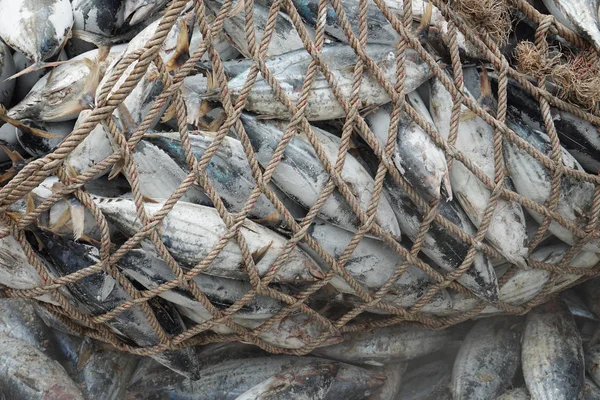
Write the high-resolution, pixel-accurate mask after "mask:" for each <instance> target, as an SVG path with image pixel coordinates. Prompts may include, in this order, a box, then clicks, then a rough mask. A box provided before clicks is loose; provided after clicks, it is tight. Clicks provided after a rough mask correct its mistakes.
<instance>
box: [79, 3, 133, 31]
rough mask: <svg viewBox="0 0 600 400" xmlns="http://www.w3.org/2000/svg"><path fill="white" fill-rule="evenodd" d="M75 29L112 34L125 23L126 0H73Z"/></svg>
mask: <svg viewBox="0 0 600 400" xmlns="http://www.w3.org/2000/svg"><path fill="white" fill-rule="evenodd" d="M71 7H72V8H73V29H74V30H82V31H86V32H92V33H98V34H102V35H105V36H111V35H114V34H116V33H117V32H119V29H120V28H121V27H122V26H123V25H124V24H125V18H124V17H125V1H124V0H109V1H102V2H98V1H89V0H73V1H72V3H71Z"/></svg>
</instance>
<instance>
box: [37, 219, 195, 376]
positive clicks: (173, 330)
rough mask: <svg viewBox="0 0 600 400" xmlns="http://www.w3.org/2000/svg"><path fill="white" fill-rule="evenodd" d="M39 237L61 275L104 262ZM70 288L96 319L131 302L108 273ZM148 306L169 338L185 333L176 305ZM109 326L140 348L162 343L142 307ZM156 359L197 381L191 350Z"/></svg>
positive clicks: (89, 250)
mask: <svg viewBox="0 0 600 400" xmlns="http://www.w3.org/2000/svg"><path fill="white" fill-rule="evenodd" d="M37 236H38V238H39V239H40V241H41V242H42V243H43V245H44V248H45V249H46V251H47V252H48V254H49V256H50V258H51V259H52V260H53V266H54V267H55V268H56V272H57V275H60V276H65V275H68V274H70V273H73V272H76V271H79V270H81V269H83V268H85V267H88V266H90V265H94V264H95V263H97V262H98V261H99V260H100V259H99V252H98V249H97V248H96V247H93V246H88V245H85V244H82V243H77V242H73V241H67V240H64V239H62V238H61V237H59V236H56V235H52V234H50V233H46V232H43V231H42V232H39V233H38V234H37ZM68 287H69V289H70V290H71V291H72V292H73V296H74V297H75V298H77V300H78V301H79V302H80V303H81V304H83V306H84V307H85V308H86V309H83V310H80V311H82V312H89V313H91V314H94V315H98V314H102V313H105V312H108V311H110V310H112V309H114V308H115V307H117V306H119V305H121V304H122V303H123V302H125V301H126V300H129V299H130V296H129V295H128V294H127V293H126V292H125V289H123V288H122V287H121V285H120V284H119V283H118V282H117V281H116V280H115V279H114V278H113V277H111V276H110V275H108V274H107V273H105V272H102V273H96V274H93V275H90V276H88V277H86V278H83V279H81V280H79V281H77V282H75V283H73V284H71V285H69V286H68ZM148 304H149V305H150V306H151V308H152V311H153V312H154V314H155V316H156V318H157V320H158V321H159V323H160V325H161V327H162V328H163V329H164V330H165V332H167V334H169V335H176V334H179V333H181V332H183V331H184V330H185V325H184V323H183V321H182V320H181V316H180V315H179V313H178V312H177V311H176V310H175V308H174V307H173V306H172V305H170V304H169V303H167V302H165V301H161V300H159V299H158V298H154V299H152V300H150V301H149V302H148ZM107 325H108V326H110V327H111V328H113V329H114V330H116V331H117V332H119V333H121V334H123V335H124V336H126V337H128V338H129V339H131V340H133V341H134V342H135V343H136V344H138V345H140V346H154V345H157V344H159V343H160V339H159V337H158V335H157V333H156V332H155V331H154V329H153V328H152V326H151V325H150V322H149V321H148V319H147V318H146V316H145V314H144V312H143V311H142V309H141V308H140V307H139V306H137V307H133V308H131V309H129V310H127V311H124V312H122V313H120V314H119V315H117V316H116V317H115V318H113V319H111V320H110V321H108V322H107ZM153 358H154V359H156V360H157V361H158V362H160V363H162V364H163V365H165V366H167V367H168V368H170V369H172V370H174V371H175V372H178V373H180V374H182V375H184V376H188V377H192V378H194V377H197V373H198V372H197V371H198V362H197V360H196V358H195V354H193V352H192V351H191V350H190V349H189V348H188V349H180V350H169V351H165V352H163V353H160V354H157V355H154V356H153Z"/></svg>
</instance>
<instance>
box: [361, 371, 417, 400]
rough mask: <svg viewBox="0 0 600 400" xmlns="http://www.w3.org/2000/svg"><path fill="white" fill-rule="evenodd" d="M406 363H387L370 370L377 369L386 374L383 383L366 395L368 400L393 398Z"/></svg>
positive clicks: (396, 393)
mask: <svg viewBox="0 0 600 400" xmlns="http://www.w3.org/2000/svg"><path fill="white" fill-rule="evenodd" d="M407 367H408V363H406V362H400V363H394V364H388V365H386V366H384V367H381V368H379V367H375V368H371V370H374V371H379V372H380V373H382V374H383V375H385V376H386V380H385V383H384V384H383V386H382V387H381V388H379V390H377V392H376V393H373V394H372V395H370V396H369V397H368V400H395V399H396V397H397V396H398V393H399V392H400V388H401V387H402V377H403V376H404V372H406V368H407Z"/></svg>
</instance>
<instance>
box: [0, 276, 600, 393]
mask: <svg viewBox="0 0 600 400" xmlns="http://www.w3.org/2000/svg"><path fill="white" fill-rule="evenodd" d="M599 284H600V281H598V280H597V279H596V280H593V281H589V282H587V283H586V284H584V285H582V286H578V287H577V288H576V289H571V290H569V291H566V292H563V293H562V294H561V296H560V297H557V298H554V299H552V300H551V301H550V302H548V303H546V304H544V305H542V306H539V307H537V308H534V309H533V310H532V311H531V312H530V313H529V314H528V315H527V316H496V317H492V318H484V319H480V320H478V321H475V322H466V323H463V324H459V325H456V326H454V327H452V328H450V329H446V330H430V329H426V328H420V327H416V326H392V327H387V328H382V329H379V330H376V331H372V332H363V333H353V334H349V333H348V334H344V336H345V339H346V341H345V342H343V343H340V344H337V345H334V346H331V347H326V348H322V349H318V350H316V351H314V352H313V353H312V354H309V355H308V356H303V357H298V356H287V355H273V354H269V353H266V352H265V351H263V350H261V349H260V348H258V347H255V346H252V345H247V344H242V343H213V344H208V345H204V346H197V347H193V348H192V351H193V353H194V356H195V357H197V359H198V362H199V367H198V371H197V372H198V376H197V378H195V379H189V378H186V377H184V376H181V375H179V374H177V373H175V372H173V371H170V370H169V369H167V368H165V367H164V366H163V365H161V364H159V363H157V362H156V361H155V360H153V359H152V358H149V357H137V356H134V355H131V354H129V353H124V352H118V351H114V350H112V349H111V348H110V347H107V346H106V345H102V344H101V343H99V342H96V341H94V340H91V339H89V338H87V339H82V338H80V337H77V336H76V335H75V334H74V333H73V332H71V331H70V330H69V328H68V327H66V326H65V325H64V324H62V323H61V322H60V321H59V320H57V319H55V318H54V317H53V316H52V314H50V313H48V312H47V311H46V310H45V309H44V308H43V307H40V306H39V305H37V304H36V303H35V302H33V301H31V300H23V299H0V354H2V357H1V358H0V360H1V361H0V370H1V371H2V374H1V375H0V389H1V390H2V393H3V394H4V395H6V396H10V397H6V398H16V399H17V398H18V399H21V398H22V399H25V398H27V399H38V398H39V399H42V398H43V399H49V398H60V399H63V398H64V399H70V400H79V399H88V400H96V399H98V400H99V399H103V400H104V399H110V400H118V399H132V400H133V399H211V400H220V399H237V400H242V399H245V400H254V399H331V400H334V399H369V400H427V399H429V400H443V399H448V400H452V399H454V400H457V399H461V400H467V399H471V400H480V399H491V400H494V399H496V400H527V399H534V400H535V399H565V400H570V399H582V400H592V399H598V398H600V387H599V386H598V385H600V374H599V369H598V366H599V365H600V342H599V341H598V340H599V339H600V321H599V319H598V316H597V313H598V311H600V309H599V303H598V297H599V293H600V292H599V291H598V285H599ZM588 305H589V306H590V307H588ZM48 325H50V326H52V328H50V327H49V326H48ZM61 396H62V397H61Z"/></svg>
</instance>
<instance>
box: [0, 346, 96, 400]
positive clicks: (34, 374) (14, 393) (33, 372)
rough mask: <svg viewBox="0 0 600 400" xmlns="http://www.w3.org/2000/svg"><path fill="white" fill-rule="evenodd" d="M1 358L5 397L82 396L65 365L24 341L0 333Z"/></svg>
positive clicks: (1, 387)
mask: <svg viewBox="0 0 600 400" xmlns="http://www.w3.org/2000/svg"><path fill="white" fill-rule="evenodd" d="M0 360H1V361H0V390H1V392H2V395H3V396H5V398H7V399H40V400H41V399H59V398H60V399H65V400H83V399H84V397H83V394H82V393H81V391H80V390H79V388H77V386H76V385H75V383H74V382H73V381H72V380H71V379H70V378H69V375H68V374H67V372H66V371H65V369H64V368H63V367H62V366H61V365H60V364H59V363H58V362H56V361H54V360H52V359H51V358H49V357H47V356H46V355H45V354H44V353H42V352H41V351H40V350H38V349H37V348H35V346H33V345H31V344H29V343H27V342H24V341H21V340H17V339H12V338H9V337H7V336H4V335H1V336H0Z"/></svg>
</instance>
